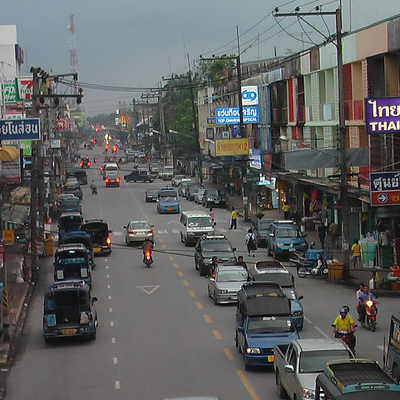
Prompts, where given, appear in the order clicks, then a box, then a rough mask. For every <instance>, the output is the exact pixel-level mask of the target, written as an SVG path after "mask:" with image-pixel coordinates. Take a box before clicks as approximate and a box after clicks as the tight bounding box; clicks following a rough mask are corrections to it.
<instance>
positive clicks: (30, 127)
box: [0, 118, 40, 141]
mask: <svg viewBox="0 0 400 400" xmlns="http://www.w3.org/2000/svg"><path fill="white" fill-rule="evenodd" d="M0 139H1V140H18V141H19V140H39V139H40V121H39V118H29V119H15V120H9V119H0Z"/></svg>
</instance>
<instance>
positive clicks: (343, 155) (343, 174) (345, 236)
mask: <svg viewBox="0 0 400 400" xmlns="http://www.w3.org/2000/svg"><path fill="white" fill-rule="evenodd" d="M298 10H299V9H296V12H295V13H294V14H293V13H278V11H279V10H278V9H276V13H275V14H274V15H275V17H293V16H295V17H302V16H324V15H331V16H335V23H336V35H335V36H336V44H335V45H336V57H337V69H338V101H339V104H338V106H339V115H338V123H339V124H338V129H339V141H340V143H339V152H340V161H339V169H340V194H339V196H340V205H341V210H342V213H341V214H342V240H343V245H342V250H343V261H344V267H345V270H344V273H345V278H346V276H348V274H349V268H350V266H349V255H350V253H349V248H350V244H349V233H350V230H349V221H350V218H349V197H348V189H349V183H348V181H347V176H348V174H347V169H348V160H347V132H346V118H345V107H344V77H343V76H344V73H343V46H342V2H341V1H340V4H339V7H338V8H337V9H336V10H335V11H320V9H319V7H317V8H316V10H317V11H315V12H306V13H302V12H299V11H298Z"/></svg>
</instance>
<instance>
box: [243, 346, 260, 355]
mask: <svg viewBox="0 0 400 400" xmlns="http://www.w3.org/2000/svg"><path fill="white" fill-rule="evenodd" d="M246 353H247V354H261V349H260V348H259V347H248V348H247V349H246Z"/></svg>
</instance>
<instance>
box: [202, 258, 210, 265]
mask: <svg viewBox="0 0 400 400" xmlns="http://www.w3.org/2000/svg"><path fill="white" fill-rule="evenodd" d="M211 263H212V258H203V264H211Z"/></svg>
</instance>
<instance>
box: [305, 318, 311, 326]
mask: <svg viewBox="0 0 400 400" xmlns="http://www.w3.org/2000/svg"><path fill="white" fill-rule="evenodd" d="M304 319H305V320H306V321H307V322H308V323H309V324H312V321H311V320H310V319H308V318H307V317H304Z"/></svg>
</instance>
